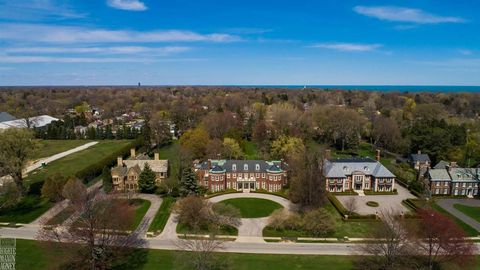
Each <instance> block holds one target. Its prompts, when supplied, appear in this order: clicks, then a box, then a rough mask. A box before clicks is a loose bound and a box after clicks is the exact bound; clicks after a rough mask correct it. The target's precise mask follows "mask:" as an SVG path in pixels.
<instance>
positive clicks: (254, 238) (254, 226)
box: [209, 193, 295, 243]
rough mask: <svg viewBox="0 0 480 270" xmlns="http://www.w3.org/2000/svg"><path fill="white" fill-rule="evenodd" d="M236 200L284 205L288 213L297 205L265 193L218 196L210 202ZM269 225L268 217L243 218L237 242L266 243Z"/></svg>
mask: <svg viewBox="0 0 480 270" xmlns="http://www.w3.org/2000/svg"><path fill="white" fill-rule="evenodd" d="M236 198H257V199H265V200H270V201H274V202H276V203H278V204H280V205H282V206H283V207H284V208H285V209H286V210H287V211H290V210H293V209H295V205H294V204H293V203H291V202H290V201H289V200H287V199H285V198H283V197H280V196H275V195H271V194H264V193H231V194H225V195H220V196H216V197H213V198H210V199H209V200H210V201H211V202H213V203H217V202H221V201H224V200H228V199H236ZM267 225H268V217H263V218H242V219H241V223H240V226H239V227H238V237H237V240H236V242H244V243H246V242H248V243H252V242H254V243H265V240H264V239H263V229H264V228H265V227H266V226H267Z"/></svg>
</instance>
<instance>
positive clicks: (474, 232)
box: [431, 203, 479, 236]
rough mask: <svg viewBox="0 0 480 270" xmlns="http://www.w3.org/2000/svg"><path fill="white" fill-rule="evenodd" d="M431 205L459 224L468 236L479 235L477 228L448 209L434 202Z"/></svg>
mask: <svg viewBox="0 0 480 270" xmlns="http://www.w3.org/2000/svg"><path fill="white" fill-rule="evenodd" d="M431 206H432V208H433V209H435V210H437V211H438V212H440V213H442V214H444V215H445V216H447V217H449V218H450V219H452V220H453V221H454V222H455V223H456V224H457V225H458V226H460V227H461V228H462V229H463V230H464V231H465V233H466V234H467V235H468V236H478V235H479V232H478V231H477V230H475V229H474V228H472V227H470V225H468V224H467V223H465V222H463V221H461V220H460V219H458V218H457V217H456V216H454V215H452V214H450V213H449V212H448V211H447V210H445V209H443V208H442V207H440V206H439V205H438V204H436V203H432V204H431Z"/></svg>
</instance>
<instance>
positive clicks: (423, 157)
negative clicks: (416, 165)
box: [410, 154, 431, 162]
mask: <svg viewBox="0 0 480 270" xmlns="http://www.w3.org/2000/svg"><path fill="white" fill-rule="evenodd" d="M410 160H411V161H413V162H417V161H418V162H431V161H430V157H429V156H428V155H427V154H411V155H410Z"/></svg>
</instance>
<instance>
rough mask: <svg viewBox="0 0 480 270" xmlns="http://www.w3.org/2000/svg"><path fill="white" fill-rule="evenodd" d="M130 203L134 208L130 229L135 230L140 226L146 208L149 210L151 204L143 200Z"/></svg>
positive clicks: (133, 200) (134, 200)
mask: <svg viewBox="0 0 480 270" xmlns="http://www.w3.org/2000/svg"><path fill="white" fill-rule="evenodd" d="M130 203H131V204H133V205H134V206H135V220H134V222H133V227H132V229H133V230H135V229H136V228H137V227H138V225H140V222H141V221H142V219H143V217H144V216H145V214H146V213H147V211H148V208H150V205H151V202H150V201H147V200H143V199H132V200H131V201H130Z"/></svg>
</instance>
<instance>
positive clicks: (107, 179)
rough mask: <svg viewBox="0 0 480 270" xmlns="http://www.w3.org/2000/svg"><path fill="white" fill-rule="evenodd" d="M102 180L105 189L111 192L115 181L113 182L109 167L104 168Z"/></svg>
mask: <svg viewBox="0 0 480 270" xmlns="http://www.w3.org/2000/svg"><path fill="white" fill-rule="evenodd" d="M102 182H103V190H105V192H110V191H111V190H112V186H113V182H112V174H111V173H110V170H109V169H108V167H103V170H102Z"/></svg>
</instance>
